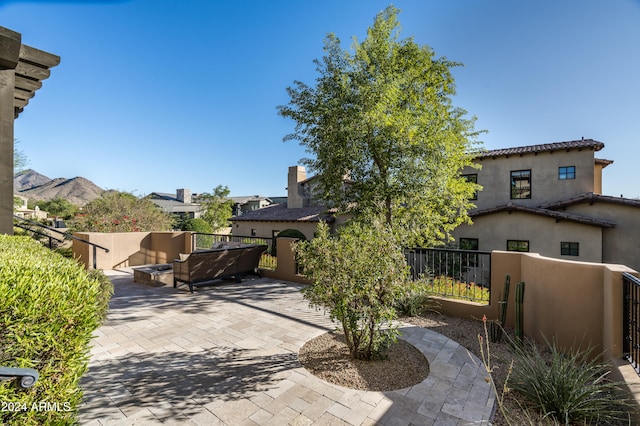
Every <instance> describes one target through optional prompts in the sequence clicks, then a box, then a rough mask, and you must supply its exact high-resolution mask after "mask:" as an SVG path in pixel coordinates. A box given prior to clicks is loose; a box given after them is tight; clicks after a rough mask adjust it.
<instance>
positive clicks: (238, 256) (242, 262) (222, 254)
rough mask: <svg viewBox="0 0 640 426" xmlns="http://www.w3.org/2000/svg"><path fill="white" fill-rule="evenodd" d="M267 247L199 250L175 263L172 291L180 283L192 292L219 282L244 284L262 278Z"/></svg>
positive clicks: (247, 246) (253, 246) (252, 246)
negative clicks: (247, 278) (254, 277)
mask: <svg viewBox="0 0 640 426" xmlns="http://www.w3.org/2000/svg"><path fill="white" fill-rule="evenodd" d="M266 249H267V246H266V245H246V246H240V247H231V248H221V249H209V250H197V251H194V252H193V253H190V254H188V255H182V256H181V257H182V259H176V260H174V261H173V287H174V288H176V287H177V286H178V283H179V282H180V283H184V284H187V285H188V286H189V291H190V292H191V293H193V288H194V287H197V286H201V285H204V284H207V283H210V282H211V281H213V280H217V279H229V278H235V280H236V282H241V281H242V277H244V276H245V275H249V274H255V275H258V276H260V271H259V269H258V264H259V263H260V258H261V256H262V253H263V252H264V251H265V250H266Z"/></svg>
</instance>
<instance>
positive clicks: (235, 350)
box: [79, 268, 495, 425]
mask: <svg viewBox="0 0 640 426" xmlns="http://www.w3.org/2000/svg"><path fill="white" fill-rule="evenodd" d="M106 273H107V275H109V276H110V278H111V279H112V281H113V283H114V287H115V294H114V296H113V298H112V300H111V304H110V312H109V314H108V317H107V320H106V321H105V323H104V324H103V325H102V326H101V327H100V328H99V329H98V330H96V333H95V338H94V340H93V348H92V350H91V354H90V364H89V369H88V371H87V372H86V373H85V375H84V376H83V378H82V381H81V383H82V388H83V390H84V398H85V399H84V403H83V404H82V406H81V409H80V416H79V421H80V424H83V425H106V424H109V425H130V424H145V425H154V424H180V425H216V424H219V425H235V424H257V425H286V424H301V425H302V424H304V425H311V424H315V425H321V424H324V425H373V424H388V425H391V424H393V425H396V424H398V425H400V424H404V425H408V424H420V425H436V424H447V425H469V424H474V425H480V424H489V418H490V416H491V414H492V413H493V410H494V403H495V398H494V396H493V394H492V392H491V388H490V385H489V384H488V383H487V382H486V381H485V374H484V372H483V367H482V364H481V363H480V362H479V360H477V358H475V357H473V356H472V355H470V354H469V353H468V352H467V350H466V349H464V348H463V347H462V346H460V345H458V344H457V343H456V342H454V341H452V340H450V339H448V338H446V337H445V336H442V335H440V334H437V333H435V332H433V331H431V330H427V329H423V328H419V327H414V326H409V325H404V326H403V327H402V331H403V338H404V339H405V340H407V341H409V342H410V343H412V344H413V345H414V346H415V347H417V348H418V349H419V350H421V351H422V352H423V353H424V354H425V356H426V357H427V359H428V360H429V363H430V368H431V372H430V374H429V376H428V377H427V378H426V379H425V380H424V381H423V382H422V383H419V384H417V385H415V386H412V387H410V388H406V389H401V390H396V391H389V392H366V391H359V390H353V389H347V388H344V387H340V386H336V385H332V384H329V383H327V382H325V381H322V380H320V379H318V378H316V377H315V376H313V375H312V374H311V373H309V372H308V371H307V370H306V369H304V368H303V367H302V366H301V364H300V363H299V361H298V358H297V353H298V351H299V349H300V348H301V347H302V345H303V344H304V343H305V342H307V341H308V340H309V339H312V338H313V337H316V336H318V335H320V334H322V333H325V332H327V331H330V330H333V329H334V325H333V324H332V323H331V322H330V321H329V320H328V318H327V317H326V316H325V315H324V314H323V312H322V311H316V310H314V309H311V308H309V307H308V304H307V302H306V301H305V300H304V299H303V298H302V295H301V293H300V291H299V290H300V289H301V288H302V285H300V284H295V283H291V282H287V281H280V280H274V279H270V278H259V279H258V278H256V279H247V280H245V281H243V282H242V283H230V282H224V281H222V282H220V283H219V284H217V285H214V286H208V287H201V288H199V289H198V293H199V294H198V297H196V298H194V297H193V295H191V294H189V290H188V288H186V287H182V288H178V289H175V288H173V287H172V286H170V285H165V286H161V287H154V286H149V285H145V284H143V283H137V282H134V280H133V271H132V269H131V268H125V269H122V270H117V271H106Z"/></svg>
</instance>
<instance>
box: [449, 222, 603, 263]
mask: <svg viewBox="0 0 640 426" xmlns="http://www.w3.org/2000/svg"><path fill="white" fill-rule="evenodd" d="M473 221H474V224H473V225H461V226H459V227H458V228H457V229H456V230H455V231H454V232H453V236H454V238H455V239H456V240H457V241H458V240H459V239H460V238H477V239H478V249H479V250H481V251H492V250H506V249H507V240H525V241H529V252H534V253H539V254H541V255H543V256H548V257H556V258H563V259H567V260H580V261H585V262H601V261H602V228H600V227H596V226H590V225H583V224H579V223H575V222H569V221H559V222H556V220H555V219H553V218H549V217H544V216H538V215H534V214H530V213H524V212H517V211H513V212H511V213H508V212H501V213H494V214H491V215H486V216H479V217H476V218H474V219H473ZM563 241H564V242H577V243H579V244H580V247H579V248H580V250H579V256H562V255H561V254H560V243H561V242H563Z"/></svg>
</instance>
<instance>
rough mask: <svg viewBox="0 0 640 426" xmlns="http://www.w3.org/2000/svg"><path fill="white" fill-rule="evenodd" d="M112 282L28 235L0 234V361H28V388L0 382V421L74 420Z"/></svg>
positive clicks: (9, 364) (18, 363) (5, 364)
mask: <svg viewBox="0 0 640 426" xmlns="http://www.w3.org/2000/svg"><path fill="white" fill-rule="evenodd" d="M112 292H113V287H112V285H111V283H110V282H109V280H108V279H107V278H106V277H105V276H104V274H102V273H101V272H99V271H90V272H87V271H86V270H85V269H84V268H83V267H82V266H81V265H80V264H78V263H77V262H76V261H74V260H72V259H68V258H65V257H63V256H61V255H59V254H57V253H55V252H52V251H51V250H49V249H47V248H45V247H43V246H42V245H40V244H38V243H37V242H35V241H33V240H32V239H30V238H28V237H11V236H6V235H0V366H3V367H23V368H33V369H35V370H37V371H38V373H39V375H40V377H39V379H38V381H37V382H36V384H35V385H33V386H32V387H31V388H27V389H21V388H19V387H18V386H17V385H16V383H15V381H2V382H0V404H2V407H0V408H1V409H2V410H1V411H0V424H10V425H11V424H13V425H40V424H56V425H58V424H60V425H64V424H74V423H76V415H77V411H78V408H79V404H80V402H81V398H82V391H81V389H80V388H79V379H80V377H81V376H82V374H83V373H84V372H85V370H86V368H87V363H88V360H89V345H90V340H91V336H92V333H93V331H94V330H95V329H96V328H97V327H98V326H99V325H100V323H101V321H102V320H103V318H104V316H105V315H106V311H107V309H108V303H109V299H110V297H111V294H112Z"/></svg>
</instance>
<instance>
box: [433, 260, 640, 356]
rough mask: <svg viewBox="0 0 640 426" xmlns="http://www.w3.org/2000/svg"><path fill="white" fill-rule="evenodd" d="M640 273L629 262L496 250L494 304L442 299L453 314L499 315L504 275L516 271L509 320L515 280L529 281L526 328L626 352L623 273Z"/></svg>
mask: <svg viewBox="0 0 640 426" xmlns="http://www.w3.org/2000/svg"><path fill="white" fill-rule="evenodd" d="M624 272H629V273H632V274H633V275H636V276H637V275H638V273H637V272H636V271H634V270H632V269H630V268H627V267H625V266H623V265H609V264H601V263H588V262H576V261H567V260H562V259H551V258H547V257H543V256H540V255H538V254H536V253H515V252H505V251H494V252H493V253H492V254H491V303H490V305H489V306H486V305H484V306H483V305H478V304H473V303H468V302H460V301H456V300H451V299H441V300H440V305H441V306H440V307H439V310H440V311H441V312H442V313H444V314H447V315H452V316H457V317H462V318H476V319H480V318H482V316H483V315H486V316H487V318H489V319H495V318H497V317H498V310H499V304H498V301H499V300H500V295H501V293H502V289H503V283H504V277H505V275H506V274H509V275H510V277H511V287H510V288H511V290H510V292H509V301H508V305H507V306H508V308H507V326H508V327H513V325H514V317H515V308H514V303H515V297H514V295H515V285H516V283H517V282H519V281H524V282H525V292H524V303H523V323H524V333H525V335H526V336H528V337H532V338H534V339H535V340H537V341H538V342H540V343H544V340H545V338H546V339H548V340H549V341H552V340H554V339H555V340H556V341H557V342H558V344H559V345H560V347H563V348H566V349H569V348H571V347H573V346H576V347H581V348H583V349H586V348H587V347H588V346H592V347H593V352H592V354H593V355H594V356H595V355H599V354H601V353H604V354H605V355H607V356H609V357H611V358H612V359H616V358H620V357H621V356H622V318H623V314H622V307H623V306H622V274H623V273H624Z"/></svg>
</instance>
